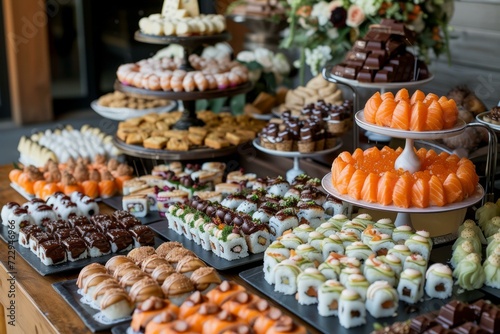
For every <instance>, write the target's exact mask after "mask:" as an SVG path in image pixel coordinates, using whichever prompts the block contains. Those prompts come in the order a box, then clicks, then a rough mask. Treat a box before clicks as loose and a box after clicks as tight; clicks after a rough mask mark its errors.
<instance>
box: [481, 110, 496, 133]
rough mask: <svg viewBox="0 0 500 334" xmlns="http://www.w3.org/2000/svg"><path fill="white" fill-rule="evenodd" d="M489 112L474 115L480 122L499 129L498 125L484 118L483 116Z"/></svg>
mask: <svg viewBox="0 0 500 334" xmlns="http://www.w3.org/2000/svg"><path fill="white" fill-rule="evenodd" d="M489 113H490V111H486V112H483V113H480V114H479V115H477V116H476V120H477V121H478V122H479V123H481V124H484V125H487V126H489V127H490V128H492V129H493V130H496V131H500V125H497V124H493V123H490V122H487V121H485V120H484V116H486V115H488V114H489Z"/></svg>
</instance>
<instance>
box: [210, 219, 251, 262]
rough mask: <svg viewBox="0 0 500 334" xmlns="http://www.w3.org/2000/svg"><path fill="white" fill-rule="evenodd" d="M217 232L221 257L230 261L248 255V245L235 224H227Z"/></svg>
mask: <svg viewBox="0 0 500 334" xmlns="http://www.w3.org/2000/svg"><path fill="white" fill-rule="evenodd" d="M218 232H219V233H218V235H217V234H216V235H215V237H217V239H218V242H219V248H220V255H219V256H220V257H222V258H223V259H226V260H228V261H232V260H237V259H241V258H244V257H247V256H248V245H247V242H246V240H245V238H244V237H242V236H241V234H240V229H239V228H238V227H233V226H225V227H224V228H223V229H222V230H219V231H218Z"/></svg>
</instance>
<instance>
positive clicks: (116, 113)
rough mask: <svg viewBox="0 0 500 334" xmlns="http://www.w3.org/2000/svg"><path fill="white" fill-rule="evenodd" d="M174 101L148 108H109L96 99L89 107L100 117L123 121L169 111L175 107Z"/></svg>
mask: <svg viewBox="0 0 500 334" xmlns="http://www.w3.org/2000/svg"><path fill="white" fill-rule="evenodd" d="M175 105H176V103H175V102H174V101H170V102H169V103H168V104H167V105H166V106H163V107H157V108H149V109H131V108H111V107H103V106H101V105H99V103H98V102H97V100H94V101H92V103H91V104H90V107H91V108H92V109H93V110H94V111H95V112H96V113H98V114H99V115H101V116H102V117H105V118H108V119H112V120H115V121H123V120H126V119H129V118H133V117H140V116H144V115H146V114H150V113H163V112H169V111H171V110H173V109H174V108H175Z"/></svg>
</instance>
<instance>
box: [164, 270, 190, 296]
mask: <svg viewBox="0 0 500 334" xmlns="http://www.w3.org/2000/svg"><path fill="white" fill-rule="evenodd" d="M161 289H162V291H163V294H164V295H165V297H168V298H170V299H172V297H173V296H179V295H183V294H185V293H190V292H193V291H194V290H195V289H194V284H193V282H191V280H190V279H189V278H188V277H187V276H186V275H183V274H181V273H173V274H171V275H170V276H168V277H167V278H165V280H164V281H163V284H162V285H161Z"/></svg>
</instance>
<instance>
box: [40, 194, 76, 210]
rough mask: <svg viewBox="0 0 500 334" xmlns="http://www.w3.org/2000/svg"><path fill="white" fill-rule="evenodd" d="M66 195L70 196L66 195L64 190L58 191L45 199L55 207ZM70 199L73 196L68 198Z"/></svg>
mask: <svg viewBox="0 0 500 334" xmlns="http://www.w3.org/2000/svg"><path fill="white" fill-rule="evenodd" d="M65 197H68V196H66V195H65V194H64V193H63V192H62V191H57V192H55V193H54V194H52V195H50V196H49V197H47V199H46V200H45V203H46V204H47V205H50V206H51V207H54V206H55V205H56V204H58V203H59V202H60V201H61V200H62V199H63V198H65ZM68 199H70V200H71V198H68Z"/></svg>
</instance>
